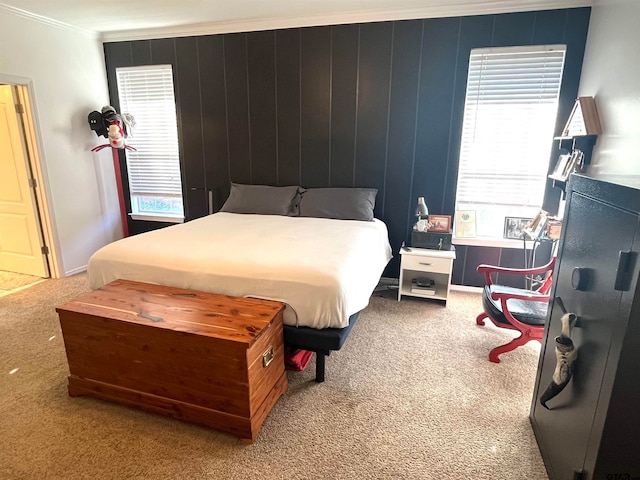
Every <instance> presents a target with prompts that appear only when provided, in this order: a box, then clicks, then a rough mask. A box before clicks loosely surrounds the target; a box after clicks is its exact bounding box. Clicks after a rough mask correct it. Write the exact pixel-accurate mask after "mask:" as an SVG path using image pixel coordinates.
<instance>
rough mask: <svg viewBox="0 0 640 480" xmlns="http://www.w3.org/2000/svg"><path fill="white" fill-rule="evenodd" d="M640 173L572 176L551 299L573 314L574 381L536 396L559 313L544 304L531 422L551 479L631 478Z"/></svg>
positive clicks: (639, 472) (638, 432)
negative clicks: (546, 311)
mask: <svg viewBox="0 0 640 480" xmlns="http://www.w3.org/2000/svg"><path fill="white" fill-rule="evenodd" d="M639 221H640V178H638V177H624V176H616V177H614V176H600V177H586V176H583V175H577V174H574V175H572V176H571V178H570V180H569V183H568V186H567V202H566V205H565V213H564V222H563V227H562V228H563V230H562V236H561V239H560V245H559V250H558V263H557V264H556V270H555V272H554V275H555V278H554V286H553V290H552V298H555V297H560V298H561V299H562V303H563V304H564V306H565V308H566V310H567V311H569V312H573V313H575V314H576V315H577V316H578V320H577V324H576V327H575V328H573V329H572V330H571V339H572V340H573V342H574V344H575V347H576V348H577V351H578V357H577V359H576V361H575V362H574V371H573V377H572V378H571V380H570V381H569V383H568V384H567V386H566V387H565V388H564V390H563V391H562V392H561V393H559V394H558V395H557V396H556V397H555V398H553V399H551V400H549V402H548V403H547V405H548V407H549V410H547V409H546V408H544V407H543V406H542V405H541V404H540V401H539V399H540V396H541V395H542V394H543V392H544V391H545V389H546V388H547V386H548V385H549V383H550V382H551V379H552V375H553V372H554V369H555V365H556V355H555V337H556V336H558V335H560V333H561V322H560V318H561V316H562V310H561V306H560V303H559V302H557V301H554V302H553V304H552V307H551V309H550V318H549V322H548V324H547V329H546V332H545V337H544V340H543V343H542V350H541V354H540V362H539V365H538V372H537V376H536V384H535V389H534V396H533V401H532V404H531V411H530V420H531V424H532V425H533V430H534V432H535V435H536V439H537V441H538V445H539V447H540V452H541V453H542V457H543V459H544V463H545V466H546V468H547V472H548V474H549V477H550V478H551V479H552V480H591V479H597V480H634V479H635V480H640V290H639V288H640V283H639V282H638V276H639V271H640V259H639V258H638V257H639V252H640V223H639Z"/></svg>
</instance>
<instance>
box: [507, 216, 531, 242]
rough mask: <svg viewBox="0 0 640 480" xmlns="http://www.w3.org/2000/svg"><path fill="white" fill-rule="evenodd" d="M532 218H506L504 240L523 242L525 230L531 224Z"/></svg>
mask: <svg viewBox="0 0 640 480" xmlns="http://www.w3.org/2000/svg"><path fill="white" fill-rule="evenodd" d="M531 220H533V219H532V218H522V217H505V218H504V238H510V239H514V240H522V237H523V235H524V229H525V228H526V227H527V226H528V225H529V224H530V223H531Z"/></svg>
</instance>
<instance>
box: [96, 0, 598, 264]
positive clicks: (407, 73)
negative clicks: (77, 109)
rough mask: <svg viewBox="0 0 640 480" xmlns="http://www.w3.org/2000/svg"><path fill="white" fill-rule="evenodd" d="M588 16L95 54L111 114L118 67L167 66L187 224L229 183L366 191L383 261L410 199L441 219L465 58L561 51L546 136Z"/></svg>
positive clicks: (307, 31) (130, 45)
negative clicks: (381, 228)
mask: <svg viewBox="0 0 640 480" xmlns="http://www.w3.org/2000/svg"><path fill="white" fill-rule="evenodd" d="M589 15H590V8H575V9H562V10H548V11H540V12H525V13H513V14H500V15H482V16H469V17H453V18H433V19H424V20H407V21H393V22H377V23H363V24H350V25H336V26H320V27H308V28H295V29H285V30H270V31H262V32H249V33H233V34H220V35H208V36H198V37H184V38H172V39H157V40H143V41H131V42H117V43H106V44H105V46H104V49H105V55H106V63H107V76H108V81H109V90H110V93H111V101H112V103H113V104H114V106H115V107H116V109H117V110H119V105H118V94H117V91H116V82H115V69H116V68H117V67H126V66H134V65H147V64H171V65H172V66H173V69H174V81H175V94H176V102H177V108H178V124H179V141H180V154H181V158H180V161H181V168H182V175H183V190H184V200H185V211H186V219H187V221H188V220H191V219H194V218H198V217H201V216H203V215H206V214H207V213H208V194H207V191H208V190H211V191H212V192H213V198H214V210H218V209H219V208H220V206H221V205H222V203H223V202H224V201H225V199H226V198H227V196H228V193H229V187H230V182H238V183H252V184H270V185H302V186H304V187H328V186H336V187H351V186H355V187H375V188H377V189H378V190H379V191H378V197H377V202H376V208H375V215H376V217H378V218H380V219H382V220H383V221H384V222H385V223H386V224H387V226H388V227H389V236H390V240H391V244H392V246H393V250H394V253H395V252H397V251H398V248H399V246H400V244H401V243H402V242H403V241H406V240H408V239H409V236H410V231H411V228H412V225H413V223H414V217H413V212H414V208H415V203H416V199H417V197H418V196H424V197H425V199H426V201H427V204H428V206H429V210H430V212H432V213H440V214H445V215H453V214H454V205H455V190H456V179H457V170H458V153H459V148H460V133H461V129H462V115H463V108H464V95H465V89H466V79H467V68H468V59H469V53H470V50H471V49H472V48H480V47H490V46H509V45H532V44H552V43H559V44H566V45H567V57H566V63H565V69H564V77H563V83H562V88H561V98H560V109H559V114H558V122H557V125H556V133H558V134H559V132H560V131H561V129H562V127H563V126H564V123H565V121H566V118H567V117H568V115H569V113H570V111H571V108H572V106H573V103H574V101H575V98H576V96H577V92H578V83H579V79H580V71H581V66H582V58H583V55H584V47H585V42H586V37H587V29H588V25H589ZM514 153H515V152H514ZM121 156H122V158H121V165H122V168H123V169H124V176H125V178H126V168H125V165H124V156H123V154H122V155H121ZM555 157H556V152H551V151H550V156H549V158H541V159H540V161H541V162H546V163H547V164H548V165H553V164H555V162H552V161H551V160H555ZM550 168H551V167H550ZM126 188H127V186H126V185H125V189H126ZM547 190H548V192H547V195H546V199H545V202H546V203H553V202H554V201H556V202H557V198H559V191H558V192H556V191H555V190H558V189H554V188H552V187H551V186H549V187H548V189H547ZM126 193H128V192H126ZM127 197H128V195H127ZM127 206H128V207H129V205H127ZM158 226H164V224H162V225H158V224H156V223H153V222H136V221H131V220H130V225H129V227H130V231H131V232H132V233H138V232H141V231H145V230H150V229H154V228H157V227H158ZM476 248H477V247H476ZM469 249H471V247H469ZM467 250H468V249H465V257H469V255H468V252H467ZM474 255H475V254H474ZM476 256H478V257H482V252H479V253H478V255H476ZM460 263H464V264H466V263H469V262H468V261H464V262H458V261H457V264H460ZM398 266H399V264H398V255H397V254H396V255H395V258H394V259H393V260H392V262H391V263H390V265H389V267H388V268H387V270H386V271H385V275H386V276H397V275H398Z"/></svg>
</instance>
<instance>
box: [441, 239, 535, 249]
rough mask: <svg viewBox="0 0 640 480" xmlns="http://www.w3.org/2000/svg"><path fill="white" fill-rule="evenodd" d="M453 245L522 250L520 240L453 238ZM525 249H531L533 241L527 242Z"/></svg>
mask: <svg viewBox="0 0 640 480" xmlns="http://www.w3.org/2000/svg"><path fill="white" fill-rule="evenodd" d="M452 243H453V244H454V245H468V246H476V247H498V248H520V249H521V248H522V245H523V242H522V240H509V239H507V238H494V237H475V238H454V239H453V240H452ZM527 248H533V241H531V240H527Z"/></svg>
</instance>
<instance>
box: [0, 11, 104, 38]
mask: <svg viewBox="0 0 640 480" xmlns="http://www.w3.org/2000/svg"><path fill="white" fill-rule="evenodd" d="M0 12H4V13H6V14H8V15H13V16H14V17H21V18H26V19H27V20H32V21H34V22H38V23H42V24H43V25H48V26H50V27H56V28H61V29H63V30H68V31H71V32H75V33H80V34H82V35H84V36H86V37H89V38H93V39H96V40H97V39H99V38H100V32H96V31H93V30H87V29H85V28H80V27H76V26H75V25H70V24H68V23H64V22H61V21H59V20H54V19H53V18H49V17H45V16H42V15H38V14H36V13H31V12H28V11H26V10H22V9H20V8H16V7H12V6H10V5H5V4H4V3H0Z"/></svg>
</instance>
